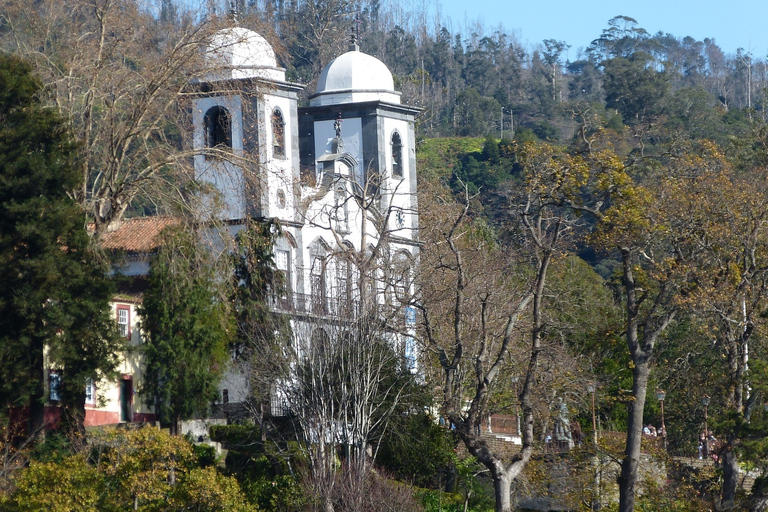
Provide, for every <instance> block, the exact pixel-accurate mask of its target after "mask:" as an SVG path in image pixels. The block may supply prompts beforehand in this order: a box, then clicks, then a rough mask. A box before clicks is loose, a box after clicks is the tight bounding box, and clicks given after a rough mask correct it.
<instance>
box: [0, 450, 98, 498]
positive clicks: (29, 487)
mask: <svg viewBox="0 0 768 512" xmlns="http://www.w3.org/2000/svg"><path fill="white" fill-rule="evenodd" d="M105 490H106V482H105V481H104V478H103V475H101V474H99V472H98V470H97V469H96V468H95V467H93V466H92V465H90V464H88V462H87V461H86V459H85V457H83V456H82V455H77V456H71V457H67V458H66V459H64V460H62V461H60V462H32V463H31V464H30V466H29V468H27V469H26V470H25V471H24V472H23V473H22V474H21V476H20V477H19V478H18V479H17V481H16V491H15V492H14V494H13V496H12V497H11V502H10V506H9V507H8V508H9V510H13V511H18V512H27V511H29V512H37V511H40V510H61V511H63V512H79V511H93V512H96V511H100V510H105V509H106V507H105V503H104V501H105V500H104V496H103V495H104V492H105Z"/></svg>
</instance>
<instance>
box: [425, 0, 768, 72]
mask: <svg viewBox="0 0 768 512" xmlns="http://www.w3.org/2000/svg"><path fill="white" fill-rule="evenodd" d="M436 1H437V2H439V4H440V6H441V7H440V12H441V14H442V15H443V17H448V18H450V19H451V20H452V22H453V23H452V25H453V26H452V29H453V30H454V31H456V30H461V31H462V33H465V30H464V28H465V26H467V24H472V23H473V22H476V21H480V22H482V24H483V25H484V26H485V28H486V30H490V29H493V28H495V27H497V26H498V25H499V24H501V25H502V26H503V27H504V28H505V29H506V31H507V32H510V33H514V34H515V35H516V36H517V38H518V40H519V41H520V42H521V43H523V44H524V45H526V46H527V47H532V46H534V45H536V44H538V43H541V41H542V40H544V39H558V40H561V41H565V42H567V43H568V44H570V45H571V48H570V50H569V58H570V59H571V60H574V59H575V58H576V56H577V50H578V48H579V47H581V48H586V46H587V45H589V43H590V42H591V41H592V40H593V39H596V38H597V37H599V36H600V34H601V33H602V31H603V29H604V28H606V27H607V26H608V20H610V19H611V18H613V17H614V16H618V15H624V16H629V17H631V18H634V19H635V20H637V22H638V26H639V27H642V28H644V29H645V30H647V31H648V32H649V33H650V34H655V33H656V32H658V31H662V32H668V33H671V34H672V35H674V36H676V37H678V38H682V37H685V36H691V37H693V38H695V39H697V40H700V41H701V40H703V39H704V38H706V37H709V38H711V39H714V40H715V41H716V42H717V44H718V45H719V46H720V48H722V50H723V51H724V52H725V53H728V54H730V53H735V52H736V49H737V48H740V47H741V48H744V49H745V50H749V49H751V50H752V55H753V56H754V57H756V58H760V57H765V56H766V55H768V1H766V0H734V1H731V2H727V1H723V0H720V1H717V2H715V1H712V0H702V1H699V2H692V1H687V0H686V1H682V0H667V1H663V0H641V1H635V2H621V1H608V0H586V1H573V0H570V1H566V0H549V1H546V0H545V1H536V0H523V1H520V0H517V1H514V0H512V1H510V0H470V1H468V0H436Z"/></svg>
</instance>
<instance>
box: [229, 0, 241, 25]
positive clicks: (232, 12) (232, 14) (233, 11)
mask: <svg viewBox="0 0 768 512" xmlns="http://www.w3.org/2000/svg"><path fill="white" fill-rule="evenodd" d="M238 17H239V13H238V12H237V0H230V2H229V18H230V19H231V20H232V23H233V24H234V25H237V18H238Z"/></svg>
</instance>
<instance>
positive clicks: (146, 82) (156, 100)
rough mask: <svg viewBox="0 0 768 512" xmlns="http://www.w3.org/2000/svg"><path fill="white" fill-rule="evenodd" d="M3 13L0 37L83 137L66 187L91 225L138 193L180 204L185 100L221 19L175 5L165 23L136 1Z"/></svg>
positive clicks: (100, 0) (150, 203)
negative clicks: (76, 176)
mask: <svg viewBox="0 0 768 512" xmlns="http://www.w3.org/2000/svg"><path fill="white" fill-rule="evenodd" d="M1 11H2V14H0V18H2V21H3V23H4V24H5V26H6V29H5V30H4V31H3V33H2V36H1V38H0V44H1V45H2V47H3V48H4V49H6V50H8V51H11V52H14V53H16V54H19V55H21V56H23V57H25V58H27V59H29V60H31V61H32V62H34V63H35V65H36V67H37V72H38V73H39V74H40V76H41V78H42V79H43V81H44V83H45V85H46V86H47V88H48V90H49V91H50V101H51V102H52V103H53V104H54V105H55V106H56V107H57V108H59V109H60V110H61V112H62V113H63V115H64V116H65V117H66V119H68V121H69V125H70V129H71V131H72V133H74V134H75V136H76V137H77V139H78V141H79V143H80V145H81V155H82V168H83V173H84V180H83V185H82V188H81V189H80V190H73V191H72V194H73V195H74V196H75V197H76V198H77V199H78V200H79V201H80V202H81V203H82V204H83V206H84V208H85V211H86V213H87V215H88V218H89V220H90V221H91V222H93V223H95V227H96V230H97V231H99V230H101V229H102V228H104V227H106V226H108V225H109V223H110V222H112V221H119V220H120V219H121V218H122V216H123V215H124V213H125V212H126V210H127V209H129V208H131V206H132V203H135V202H137V201H139V200H141V201H143V202H144V204H145V205H146V206H147V207H148V208H150V209H154V208H156V207H157V205H158V203H161V202H162V201H163V200H164V199H167V198H169V197H172V198H174V202H175V203H178V199H179V198H180V197H181V196H183V195H184V184H186V183H189V182H190V179H191V177H192V173H191V167H190V163H191V159H190V158H189V157H190V156H191V155H192V154H193V150H192V147H193V146H192V144H190V143H189V141H185V140H183V137H182V135H180V134H183V133H189V132H190V131H191V130H189V129H188V128H189V123H190V119H189V112H188V110H187V107H186V104H185V102H184V99H185V98H186V97H187V96H188V94H189V92H190V91H189V90H188V87H189V84H190V83H191V82H194V81H196V80H198V79H204V78H205V77H206V76H210V74H211V73H212V72H213V71H214V70H213V69H212V66H214V65H215V64H214V63H212V62H213V61H212V60H211V59H208V58H207V56H206V51H205V50H206V48H207V46H208V45H209V44H210V42H211V38H212V36H213V35H214V33H215V32H216V31H217V30H218V29H220V28H222V26H223V25H222V23H221V22H219V21H218V20H217V19H215V18H210V17H209V18H205V19H199V18H197V17H196V14H195V13H194V12H181V11H179V12H180V14H179V15H178V16H176V17H174V18H173V19H172V20H170V21H164V20H163V19H158V18H156V17H155V16H154V13H153V12H152V11H150V10H148V9H145V8H143V7H142V6H141V4H140V3H139V2H137V1H134V0H63V1H60V0H43V1H41V2H10V1H5V2H3V8H2V9H1ZM180 176H182V177H183V179H179V177H180ZM180 183H181V185H180ZM164 196H165V197H164ZM133 206H137V205H136V204H134V205H133Z"/></svg>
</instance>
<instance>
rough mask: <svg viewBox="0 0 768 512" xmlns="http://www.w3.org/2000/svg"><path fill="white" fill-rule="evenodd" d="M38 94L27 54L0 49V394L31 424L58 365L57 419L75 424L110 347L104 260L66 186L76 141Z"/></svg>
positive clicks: (107, 367) (37, 422) (35, 425)
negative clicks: (26, 413)
mask: <svg viewBox="0 0 768 512" xmlns="http://www.w3.org/2000/svg"><path fill="white" fill-rule="evenodd" d="M41 95H42V87H41V85H40V82H39V81H38V80H37V79H36V78H35V77H33V75H32V73H31V67H30V66H29V65H28V64H26V63H24V62H22V61H20V60H18V59H16V58H13V57H7V56H2V55H0V276H2V286H0V400H2V403H3V405H4V406H5V407H7V408H10V407H29V410H30V425H29V428H30V431H31V432H37V431H38V430H39V429H40V428H41V427H42V426H43V407H44V405H45V403H46V398H47V397H46V393H45V366H46V364H47V365H48V366H49V367H50V368H54V369H57V370H59V371H61V372H62V375H63V380H62V389H61V390H60V391H61V393H60V396H59V398H60V400H61V405H62V406H63V408H62V409H63V411H64V415H63V418H64V420H65V422H66V423H68V424H69V426H73V427H77V428H82V420H83V417H84V414H85V410H84V401H85V382H86V379H94V380H98V379H100V378H102V377H104V376H106V375H107V374H109V373H110V371H112V370H113V369H114V367H115V364H116V355H115V354H116V351H117V350H118V348H119V346H118V344H117V341H116V340H117V337H116V336H115V333H114V326H113V325H112V323H113V322H111V320H110V317H109V299H110V297H111V288H110V286H109V283H108V282H107V279H106V277H105V275H106V273H105V268H103V267H102V266H101V265H100V264H99V263H98V261H97V259H96V257H95V254H94V253H93V252H92V251H91V249H90V248H89V237H88V234H87V232H86V230H85V228H84V226H83V224H84V222H83V219H84V217H85V215H84V213H83V211H82V210H81V208H80V207H79V206H78V205H77V203H76V202H75V201H74V200H73V199H72V198H71V197H70V195H68V191H72V190H74V189H76V188H77V187H79V186H80V184H81V180H82V173H81V170H80V168H78V166H77V165H76V156H77V155H76V151H77V146H76V145H75V143H74V142H73V141H72V139H71V137H70V136H69V135H68V133H67V132H66V129H65V125H64V123H63V121H62V120H61V118H60V117H59V116H58V115H57V114H56V113H55V112H54V111H53V110H50V109H46V108H43V107H42V106H41V103H40V97H41ZM46 350H47V354H48V361H45V359H44V354H45V352H46Z"/></svg>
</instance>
